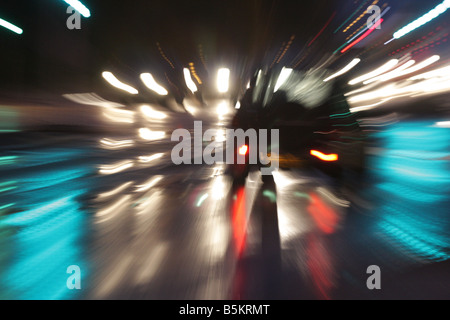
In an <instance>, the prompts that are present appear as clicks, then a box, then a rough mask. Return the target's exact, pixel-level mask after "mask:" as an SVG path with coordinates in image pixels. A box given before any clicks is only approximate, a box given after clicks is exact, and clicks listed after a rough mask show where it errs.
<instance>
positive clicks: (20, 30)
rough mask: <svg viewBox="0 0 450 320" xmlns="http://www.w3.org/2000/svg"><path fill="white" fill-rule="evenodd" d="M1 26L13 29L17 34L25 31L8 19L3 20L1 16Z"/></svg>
mask: <svg viewBox="0 0 450 320" xmlns="http://www.w3.org/2000/svg"><path fill="white" fill-rule="evenodd" d="M0 26H2V27H4V28H6V29H8V30H11V31H12V32H15V33H17V34H22V33H23V30H22V29H20V28H19V27H17V26H15V25H13V24H12V23H10V22H8V21H6V20H3V19H1V18H0Z"/></svg>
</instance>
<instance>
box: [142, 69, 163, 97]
mask: <svg viewBox="0 0 450 320" xmlns="http://www.w3.org/2000/svg"><path fill="white" fill-rule="evenodd" d="M141 80H142V82H143V83H144V84H145V85H146V86H147V88H149V89H150V90H152V91H154V92H156V93H157V94H159V95H161V96H166V95H168V94H169V92H168V91H167V90H166V89H165V88H164V87H162V86H161V85H159V84H158V83H156V81H155V79H154V78H153V76H152V75H151V74H150V73H142V74H141Z"/></svg>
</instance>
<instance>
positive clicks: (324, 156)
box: [310, 150, 339, 161]
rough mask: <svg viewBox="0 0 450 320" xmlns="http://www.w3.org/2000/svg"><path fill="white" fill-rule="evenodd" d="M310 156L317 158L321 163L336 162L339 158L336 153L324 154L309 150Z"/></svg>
mask: <svg viewBox="0 0 450 320" xmlns="http://www.w3.org/2000/svg"><path fill="white" fill-rule="evenodd" d="M310 154H311V155H312V156H315V157H317V158H319V159H320V160H322V161H337V160H338V159H339V157H338V155H337V154H336V153H331V154H324V153H322V152H320V151H317V150H311V151H310Z"/></svg>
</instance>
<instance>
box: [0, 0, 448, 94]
mask: <svg viewBox="0 0 450 320" xmlns="http://www.w3.org/2000/svg"><path fill="white" fill-rule="evenodd" d="M405 1H406V0H398V1H397V0H396V2H395V4H390V5H392V6H393V9H392V10H391V13H395V14H397V15H398V14H399V13H400V18H399V19H397V20H398V21H399V22H398V21H396V20H395V19H394V18H390V20H391V21H393V23H394V22H398V23H399V24H400V25H401V23H403V22H404V21H407V20H408V19H410V18H408V15H411V14H413V15H417V13H416V12H420V10H422V11H423V10H427V9H429V8H427V7H433V6H434V5H435V4H436V3H437V2H440V1H434V2H433V3H428V4H427V3H425V2H423V1H419V0H414V1H412V0H411V1H409V0H408V1H406V2H405ZM435 2H436V3H435ZM83 3H85V4H86V6H87V7H88V8H89V9H90V10H91V13H92V17H91V18H89V19H85V18H82V22H81V23H82V29H81V30H68V29H67V27H66V20H67V18H68V14H67V13H66V8H67V4H66V3H64V2H63V1H62V0H14V1H2V3H1V5H0V16H1V17H3V18H5V19H6V20H8V21H11V22H13V23H14V22H15V23H16V24H17V25H20V26H21V27H22V28H23V29H24V34H23V35H22V36H17V35H15V34H13V33H11V32H9V31H7V30H5V29H3V28H0V39H1V43H2V47H3V48H2V50H0V59H1V64H2V66H1V70H2V77H1V78H0V88H1V89H9V88H12V87H17V86H19V87H20V86H24V87H26V86H31V87H38V88H40V89H42V90H47V89H49V88H54V87H55V85H57V86H62V87H63V88H61V90H63V91H64V90H65V89H66V88H69V87H73V90H75V88H78V89H79V91H81V90H83V91H85V90H89V88H95V87H96V86H97V85H101V81H102V80H101V79H100V77H99V74H101V72H102V71H104V70H105V69H110V70H111V71H114V72H118V74H119V75H121V76H123V77H124V79H125V80H126V79H127V77H130V79H131V78H133V77H135V76H136V75H137V74H139V73H140V72H143V71H150V72H154V73H155V74H156V75H158V76H161V75H164V74H165V73H169V74H171V73H177V72H178V71H179V69H181V68H182V67H186V66H187V64H188V63H189V62H194V64H195V66H196V67H197V71H198V73H199V74H200V75H201V76H202V77H206V76H207V75H208V67H210V68H215V67H217V66H220V65H228V66H231V67H234V68H235V69H238V70H240V72H241V73H243V74H245V73H249V72H252V71H254V70H253V68H254V67H255V66H257V65H260V64H267V65H269V64H270V63H271V62H273V60H274V58H275V57H276V56H277V53H278V52H279V51H280V48H283V45H286V43H287V42H288V41H289V40H290V38H291V36H295V38H294V40H293V41H292V44H291V46H290V48H289V51H288V52H287V53H286V55H285V56H284V58H283V59H284V60H283V64H287V65H289V64H291V65H294V64H295V63H296V62H298V61H299V58H302V56H305V55H306V56H307V59H305V60H304V61H303V62H302V63H303V65H306V66H307V65H308V63H309V64H313V63H317V61H319V60H320V59H322V58H323V57H324V56H326V55H329V54H330V53H331V52H332V51H333V50H335V49H336V48H337V47H338V46H339V45H340V44H341V43H342V42H343V40H345V35H342V34H341V35H334V34H333V30H334V29H335V28H336V27H337V26H338V25H339V24H341V23H342V22H343V21H344V20H345V19H346V18H347V17H348V16H349V15H351V14H352V13H353V11H354V10H355V8H357V7H358V6H359V5H360V4H361V3H362V0H354V1H343V0H339V1H331V0H314V1H305V0H221V1H218V0H191V1H180V0H178V1H175V0H151V1H150V0H132V1H123V0H84V1H83ZM406 3H407V4H408V5H407V6H406V5H405V4H406ZM402 4H403V5H402ZM395 6H398V7H399V8H400V7H401V10H402V11H401V12H400V10H398V11H397V9H396V7H395ZM405 8H406V9H405ZM333 13H336V14H335V16H334V19H333V20H332V22H331V24H330V25H329V26H328V28H327V29H326V30H325V32H324V33H323V34H322V35H321V36H320V37H319V38H318V39H317V41H315V43H314V45H313V46H311V48H308V47H307V44H308V43H309V42H310V41H311V40H312V39H313V37H314V36H315V35H316V34H317V33H318V32H319V31H320V30H321V28H322V27H323V26H324V25H325V23H326V22H327V21H328V19H330V17H331V16H332V15H333ZM402 15H403V16H402ZM385 30H386V31H384V30H383V33H380V35H382V36H379V37H383V38H384V37H386V36H389V35H391V34H388V32H387V28H386V29H385ZM374 40H377V39H376V38H374V39H372V41H374ZM157 43H159V46H160V49H161V50H163V52H164V54H165V55H166V57H167V58H168V59H169V60H170V61H171V62H172V63H173V65H174V67H175V69H173V68H172V67H171V66H170V65H169V63H167V62H166V61H165V60H164V59H163V57H162V56H161V54H160V51H159V49H158V45H157ZM308 50H309V51H308ZM200 51H202V52H203V56H201V55H200ZM202 59H203V61H202ZM203 62H205V63H206V64H203ZM177 70H178V71H177ZM178 74H179V72H178ZM92 90H94V89H92Z"/></svg>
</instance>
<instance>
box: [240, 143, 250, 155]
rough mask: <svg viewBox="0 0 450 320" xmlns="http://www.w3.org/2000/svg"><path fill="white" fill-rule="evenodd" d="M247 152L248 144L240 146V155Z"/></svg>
mask: <svg viewBox="0 0 450 320" xmlns="http://www.w3.org/2000/svg"><path fill="white" fill-rule="evenodd" d="M247 152H248V146H247V145H246V144H244V145H243V146H242V147H240V148H239V154H240V155H242V156H245V155H246V154H247Z"/></svg>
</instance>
